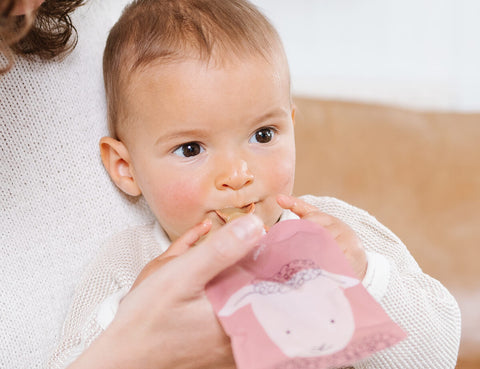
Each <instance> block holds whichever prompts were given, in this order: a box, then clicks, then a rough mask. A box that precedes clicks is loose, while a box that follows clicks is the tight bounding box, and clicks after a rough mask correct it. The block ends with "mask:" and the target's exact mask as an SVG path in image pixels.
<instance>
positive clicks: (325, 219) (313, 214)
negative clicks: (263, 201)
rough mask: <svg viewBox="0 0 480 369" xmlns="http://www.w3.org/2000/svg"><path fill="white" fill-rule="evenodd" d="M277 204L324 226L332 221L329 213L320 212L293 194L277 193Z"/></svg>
mask: <svg viewBox="0 0 480 369" xmlns="http://www.w3.org/2000/svg"><path fill="white" fill-rule="evenodd" d="M277 202H278V205H280V206H281V207H282V208H283V209H287V210H290V211H291V212H293V213H295V214H297V215H298V216H299V217H300V218H302V219H310V220H314V221H315V222H316V223H318V224H320V225H322V226H324V227H326V226H329V225H331V224H332V223H333V222H334V218H333V217H332V216H331V215H328V214H325V213H322V212H321V211H320V210H318V208H316V207H315V206H313V205H310V204H308V203H306V202H305V201H303V200H301V199H298V198H296V197H294V196H287V195H283V194H282V195H278V196H277Z"/></svg>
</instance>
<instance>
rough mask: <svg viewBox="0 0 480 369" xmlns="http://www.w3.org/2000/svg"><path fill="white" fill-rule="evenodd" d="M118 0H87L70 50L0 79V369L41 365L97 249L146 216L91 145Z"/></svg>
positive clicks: (20, 63)
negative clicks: (104, 58) (111, 177)
mask: <svg viewBox="0 0 480 369" xmlns="http://www.w3.org/2000/svg"><path fill="white" fill-rule="evenodd" d="M126 2H127V0H88V1H87V2H86V4H85V5H84V6H82V7H80V8H78V9H77V10H76V11H75V13H74V14H73V16H72V21H73V24H74V25H75V27H76V28H77V31H78V44H77V47H76V48H75V50H74V51H73V53H71V54H70V55H68V56H67V57H66V58H65V59H64V60H53V61H51V62H44V61H40V60H33V61H28V60H24V59H21V58H17V61H16V63H15V65H14V67H13V69H12V70H11V71H10V72H8V73H7V74H5V75H1V76H0V209H1V216H0V255H1V267H0V280H1V286H2V288H0V368H8V369H19V368H25V369H26V368H28V369H35V368H42V367H43V366H44V365H45V364H46V362H47V360H48V358H49V357H50V356H51V354H52V351H53V349H54V347H55V344H56V342H58V340H59V338H60V332H61V327H62V322H63V321H64V320H65V316H66V314H67V311H68V307H69V305H70V303H71V301H72V297H73V292H74V290H75V286H76V285H77V284H78V282H79V279H80V277H81V275H82V273H83V271H84V270H85V267H86V266H87V265H88V263H89V262H91V260H92V259H93V258H94V256H95V255H96V254H97V253H98V249H99V246H100V245H101V244H102V243H103V242H104V241H105V240H106V239H107V238H109V237H110V236H112V235H113V234H116V233H118V232H119V231H120V230H122V229H125V228H126V227H127V226H128V225H136V224H145V223H148V222H151V221H152V219H153V217H152V216H151V215H150V212H149V210H147V207H146V206H145V205H144V203H143V201H140V202H132V201H131V200H130V199H128V198H127V197H126V196H123V195H121V194H120V191H118V190H117V189H116V188H115V186H114V185H113V184H112V183H111V182H110V180H109V178H108V175H107V174H106V172H105V170H104V169H103V166H102V164H101V161H100V155H99V151H98V141H99V139H100V137H102V136H104V135H107V134H108V131H107V122H106V104H105V93H104V90H103V77H102V54H103V48H104V44H105V40H106V36H107V33H108V31H109V29H110V28H111V26H112V25H113V23H114V22H115V21H116V19H117V18H118V16H119V14H120V12H121V10H122V8H123V6H124V5H125V4H126ZM3 61H4V59H3V57H2V55H0V63H3Z"/></svg>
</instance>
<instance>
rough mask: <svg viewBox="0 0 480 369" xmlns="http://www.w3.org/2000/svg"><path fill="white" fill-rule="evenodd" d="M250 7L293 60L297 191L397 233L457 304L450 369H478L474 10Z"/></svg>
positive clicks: (453, 0)
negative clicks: (455, 351)
mask: <svg viewBox="0 0 480 369" xmlns="http://www.w3.org/2000/svg"><path fill="white" fill-rule="evenodd" d="M253 3H255V4H256V5H257V6H258V7H259V8H260V9H262V10H263V12H264V13H265V14H266V15H267V16H268V17H269V18H270V20H271V21H272V23H273V24H274V25H275V26H276V27H277V29H278V31H279V33H280V36H281V37H282V39H283V41H284V45H285V48H286V52H287V56H288V58H289V62H290V68H291V73H292V89H293V94H294V100H295V103H296V105H297V124H296V131H297V132H296V136H297V137H296V140H297V155H298V159H297V179H296V187H295V193H296V194H297V195H301V194H305V193H312V194H316V195H326V196H335V197H338V198H341V199H343V200H345V201H347V202H349V203H352V204H353V205H356V206H358V207H361V208H364V209H366V210H368V211H369V212H370V213H371V214H372V215H374V216H375V217H377V219H379V221H380V222H382V223H383V224H385V225H386V226H387V227H388V228H390V229H391V230H392V231H393V232H394V233H396V234H397V235H398V236H399V237H400V238H401V239H402V240H403V241H404V243H405V244H406V245H407V247H408V248H409V249H410V251H411V253H412V254H413V256H414V257H415V258H416V259H417V261H418V263H419V265H420V266H421V267H422V269H423V270H424V271H425V272H426V273H428V274H430V275H432V276H433V277H434V278H436V279H438V280H440V281H441V282H442V283H443V284H444V285H445V286H446V287H447V288H448V289H449V290H450V292H451V293H452V294H453V295H454V296H455V297H456V298H457V301H458V303H459V305H460V308H461V311H462V320H463V323H462V342H461V346H460V354H459V361H458V365H457V368H460V369H473V368H475V369H478V368H480V313H479V311H480V268H479V267H478V263H479V261H480V215H479V213H480V22H479V21H478V19H480V1H478V0H403V1H398V0H396V1H393V0H296V1H295V2H293V1H278V0H253Z"/></svg>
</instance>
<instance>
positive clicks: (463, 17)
mask: <svg viewBox="0 0 480 369" xmlns="http://www.w3.org/2000/svg"><path fill="white" fill-rule="evenodd" d="M253 3H255V4H256V5H257V6H258V7H259V8H260V9H261V10H263V12H264V13H265V14H266V15H267V16H268V17H269V18H270V20H271V21H272V22H273V24H274V25H275V26H276V27H277V29H278V31H279V33H280V35H281V37H282V39H283V41H284V44H285V48H286V51H287V54H288V57H289V62H290V67H291V71H292V81H293V90H294V93H296V94H299V95H307V96H316V97H323V98H332V99H344V100H356V101H367V102H377V103H385V104H394V105H400V106H405V107H409V108H418V109H423V110H431V109H435V110H452V111H480V0H253Z"/></svg>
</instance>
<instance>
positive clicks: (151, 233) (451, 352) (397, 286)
mask: <svg viewBox="0 0 480 369" xmlns="http://www.w3.org/2000/svg"><path fill="white" fill-rule="evenodd" d="M303 199H304V200H306V201H307V202H309V203H310V204H313V205H315V206H316V207H318V208H319V209H320V210H322V211H324V212H326V213H328V214H331V215H333V216H335V217H337V218H340V219H341V220H343V221H344V222H345V223H347V224H348V225H350V226H351V227H352V228H353V229H354V231H355V232H356V234H357V235H358V237H359V238H360V240H361V241H362V243H363V245H364V246H365V248H366V250H367V251H368V252H369V254H370V253H371V254H379V255H382V256H383V258H382V259H386V260H387V261H388V262H389V264H390V265H389V268H383V269H382V268H379V269H376V271H378V273H377V274H376V275H374V276H373V277H372V278H373V280H372V283H371V284H372V285H379V286H382V285H384V283H383V282H384V281H381V282H382V283H377V282H376V281H375V279H378V278H380V279H384V278H387V279H388V281H387V288H386V289H383V288H382V291H383V292H382V295H381V296H380V295H378V294H377V295H376V297H377V298H378V299H379V302H380V304H381V305H382V307H383V308H384V309H385V310H386V312H387V314H388V315H389V316H390V317H391V318H392V319H393V320H394V321H395V322H396V323H397V324H399V325H400V326H401V327H402V328H403V329H404V330H405V331H406V332H408V335H409V336H408V338H407V339H406V340H404V341H402V342H400V343H399V344H397V345H395V346H393V347H392V348H389V349H387V350H385V351H382V352H379V353H377V354H375V355H374V356H372V357H370V358H368V359H365V360H364V361H362V362H359V363H358V364H356V365H355V368H357V369H367V368H368V369H373V368H378V369H380V368H382V369H386V368H398V369H405V368H408V369H415V368H418V369H420V368H421V369H425V368H432V369H433V368H435V369H439V368H446V369H447V368H454V367H455V363H456V358H457V352H458V346H459V342H460V312H459V309H458V306H457V303H456V301H455V299H454V298H453V297H452V295H451V294H450V293H449V292H448V291H447V290H446V289H445V288H444V287H443V286H442V285H441V284H440V283H439V282H438V281H436V280H435V279H433V278H431V277H429V276H428V275H426V274H424V273H423V272H422V270H421V269H420V268H419V266H418V264H417V263H416V262H415V260H414V259H413V257H412V256H411V255H410V253H409V252H408V250H407V248H406V247H405V246H404V245H403V244H402V242H401V241H400V240H399V239H398V238H397V237H396V236H395V235H394V234H393V233H392V232H391V231H390V230H388V229H387V228H386V227H384V226H383V225H382V224H380V223H379V222H378V221H377V220H376V219H375V218H374V217H372V216H371V215H369V214H368V213H367V212H365V211H363V210H361V209H358V208H355V207H353V206H351V205H349V204H346V203H344V202H342V201H340V200H337V199H334V198H328V197H313V196H305V197H303ZM291 218H295V215H293V214H292V213H290V212H287V211H285V212H284V214H283V215H282V220H284V219H291ZM168 246H169V241H168V238H167V237H166V235H165V233H164V232H162V231H161V229H160V227H159V226H158V224H156V225H150V226H143V227H135V228H130V229H128V230H126V231H124V232H122V233H120V234H118V235H117V236H115V237H114V238H113V239H112V240H110V241H108V242H107V243H106V244H105V246H104V247H103V248H102V251H101V252H100V254H99V255H98V257H97V259H96V260H95V261H94V262H93V263H92V265H91V266H90V267H89V268H88V270H87V272H86V274H85V276H84V278H83V279H82V281H81V283H80V284H79V286H78V289H77V291H76V294H75V298H74V301H73V304H72V307H71V310H70V313H69V315H68V317H67V320H66V321H65V325H64V330H63V338H62V340H61V342H60V344H59V346H58V349H57V351H56V352H55V354H54V356H53V357H52V361H51V362H50V365H49V368H56V369H58V368H64V367H66V365H67V364H69V363H70V361H71V360H72V358H74V357H75V356H76V355H78V354H79V353H80V352H82V351H83V350H84V349H85V348H86V347H88V345H89V344H90V343H91V342H92V341H93V340H94V339H95V338H96V337H97V336H98V334H100V333H101V331H102V328H101V326H100V324H99V322H98V307H99V304H101V303H102V301H104V300H105V299H106V298H107V297H108V296H109V295H112V294H114V293H116V292H118V291H121V290H123V291H125V292H126V291H128V289H129V288H130V287H131V285H132V284H133V282H134V281H135V279H136V276H137V275H138V273H139V272H140V271H141V269H142V268H143V266H144V265H145V264H146V263H148V261H150V260H151V259H152V258H154V257H156V256H157V255H159V254H160V253H161V252H163V251H164V250H165V249H166V248H167V247H168ZM369 268H370V267H369ZM382 270H383V271H386V270H388V273H386V272H385V273H382ZM367 290H368V287H367ZM376 292H377V293H378V291H376Z"/></svg>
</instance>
